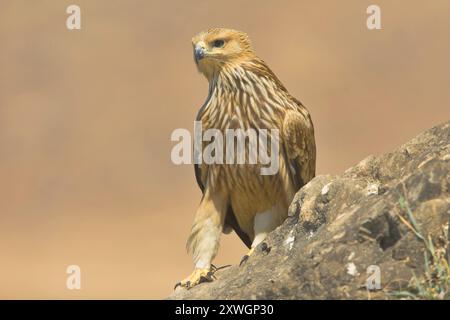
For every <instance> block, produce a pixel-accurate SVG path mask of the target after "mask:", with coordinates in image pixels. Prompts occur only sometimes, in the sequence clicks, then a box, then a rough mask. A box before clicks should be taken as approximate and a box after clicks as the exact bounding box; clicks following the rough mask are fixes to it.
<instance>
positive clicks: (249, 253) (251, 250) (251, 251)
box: [239, 248, 255, 267]
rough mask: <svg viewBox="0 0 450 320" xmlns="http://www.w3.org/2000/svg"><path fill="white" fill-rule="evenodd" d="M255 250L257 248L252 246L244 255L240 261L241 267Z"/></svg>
mask: <svg viewBox="0 0 450 320" xmlns="http://www.w3.org/2000/svg"><path fill="white" fill-rule="evenodd" d="M254 251H255V248H251V249H250V250H249V251H248V252H247V254H246V255H245V256H243V257H242V259H241V262H240V263H239V267H241V266H242V265H243V264H244V263H246V262H247V260H248V258H250V256H251V255H252V253H253V252H254Z"/></svg>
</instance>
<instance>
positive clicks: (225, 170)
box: [177, 28, 316, 288]
mask: <svg viewBox="0 0 450 320" xmlns="http://www.w3.org/2000/svg"><path fill="white" fill-rule="evenodd" d="M192 44H193V47H194V59H195V63H196V65H197V67H198V70H199V71H200V72H201V73H202V74H203V75H204V76H205V77H206V78H207V79H208V82H209V94H208V97H207V99H206V102H205V103H204V105H203V106H202V107H201V109H200V110H199V113H198V116H197V121H200V122H201V124H202V130H208V129H217V130H219V132H222V133H223V136H225V135H226V134H225V131H227V130H229V129H238V128H240V129H243V130H248V129H255V130H260V129H266V130H267V131H269V130H272V129H278V130H279V131H278V132H279V140H278V141H279V148H278V149H277V151H276V152H277V154H276V155H277V157H278V159H279V164H278V165H279V167H278V171H277V172H276V173H275V174H271V175H263V174H261V170H260V169H261V167H262V166H263V164H262V163H261V162H260V161H259V160H258V162H257V163H256V164H248V163H246V164H228V163H226V162H225V161H224V162H223V163H213V164H206V163H205V162H203V163H202V164H197V165H195V176H196V178H197V182H198V185H199V186H200V189H201V190H202V192H203V197H202V200H201V203H200V205H199V208H198V210H197V213H196V215H195V219H194V223H193V226H192V229H191V233H190V236H189V239H188V241H187V249H188V251H189V252H190V253H192V255H193V258H194V263H195V269H194V271H193V273H192V274H191V275H190V276H189V277H187V278H186V279H184V280H182V281H181V282H179V283H178V284H177V285H180V286H182V287H186V288H190V287H193V286H195V285H197V284H198V283H200V282H202V281H207V280H212V273H213V271H214V270H213V269H212V266H211V261H212V259H213V258H214V257H215V256H216V253H217V251H218V247H219V241H220V236H221V234H222V232H225V233H226V232H229V231H231V229H232V230H234V231H235V232H236V233H237V234H238V236H239V237H240V238H241V239H242V241H243V242H244V243H245V244H246V245H247V247H249V248H250V251H249V252H248V254H247V255H245V256H244V258H243V261H244V262H245V260H247V259H248V257H249V256H250V255H251V254H252V252H253V250H254V249H255V247H256V246H257V245H258V244H260V243H261V242H262V241H263V240H264V239H265V238H266V236H267V234H268V233H269V232H270V231H272V230H273V229H275V228H276V227H277V226H279V225H280V224H281V223H282V222H283V221H284V219H285V218H286V217H287V214H288V207H289V204H290V203H291V201H292V199H293V197H294V195H295V193H296V192H297V191H298V190H299V189H300V188H301V187H302V186H303V185H305V184H306V183H307V182H308V181H310V180H311V179H312V178H313V177H314V175H315V163H316V146H315V141H314V128H313V124H312V121H311V117H310V115H309V113H308V111H307V110H306V108H305V107H304V106H303V105H302V104H301V102H300V101H298V100H297V99H295V98H294V97H293V96H291V95H290V94H289V92H288V91H287V90H286V88H285V87H284V86H283V84H282V83H281V82H280V80H278V78H277V77H276V76H275V74H274V73H273V72H272V71H271V70H270V69H269V67H268V66H267V65H266V64H265V62H264V61H263V60H261V59H260V58H258V57H257V56H256V55H255V53H254V52H253V49H252V47H251V43H250V39H249V38H248V36H247V34H245V33H244V32H240V31H236V30H231V29H222V28H216V29H210V30H208V31H205V32H201V33H199V34H198V35H196V36H195V37H194V38H193V39H192ZM246 143H248V142H246ZM246 159H247V160H248V155H246Z"/></svg>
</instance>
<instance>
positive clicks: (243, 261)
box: [239, 254, 249, 267]
mask: <svg viewBox="0 0 450 320" xmlns="http://www.w3.org/2000/svg"><path fill="white" fill-rule="evenodd" d="M248 258H249V255H247V254H246V255H245V256H243V257H242V259H241V262H240V263H239V267H242V265H243V264H244V263H246V262H247V260H248Z"/></svg>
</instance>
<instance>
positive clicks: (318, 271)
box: [169, 122, 450, 299]
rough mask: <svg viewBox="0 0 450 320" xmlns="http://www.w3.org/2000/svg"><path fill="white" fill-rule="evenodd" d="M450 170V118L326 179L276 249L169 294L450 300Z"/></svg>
mask: <svg viewBox="0 0 450 320" xmlns="http://www.w3.org/2000/svg"><path fill="white" fill-rule="evenodd" d="M449 169H450V122H447V123H445V124H442V125H440V126H436V127H434V128H432V129H430V130H428V131H426V132H424V133H422V134H420V135H419V136H417V137H416V138H414V139H413V140H411V141H410V142H408V143H406V144H405V145H403V146H401V147H400V148H398V149H397V150H395V151H393V152H391V153H388V154H385V155H382V156H379V157H375V156H369V157H367V158H366V159H364V160H362V161H361V162H359V163H358V164H357V165H355V166H354V167H352V168H350V169H348V170H347V171H345V172H344V173H343V174H342V175H339V176H333V175H321V176H317V177H316V178H314V179H313V180H312V181H310V182H309V183H308V184H307V185H306V186H304V187H303V188H302V189H301V190H300V191H299V192H298V193H297V195H296V197H295V199H294V201H293V203H292V205H291V207H290V209H289V217H288V218H287V219H286V221H285V222H284V223H283V224H282V225H281V226H280V227H278V228H277V229H276V230H274V231H273V232H272V233H271V234H270V235H269V237H268V238H267V240H266V243H267V245H268V250H267V249H266V248H264V246H261V245H260V246H259V247H258V248H257V250H256V252H255V254H254V255H253V256H251V257H250V259H249V260H248V261H247V262H246V263H245V264H244V265H243V266H241V267H239V266H232V267H229V268H225V269H221V270H219V271H218V272H216V274H215V275H216V277H217V280H215V281H213V282H211V283H203V284H200V285H199V286H197V287H194V288H193V289H191V290H186V289H182V288H178V289H177V290H176V291H175V292H174V293H173V294H172V295H171V296H170V297H169V299H368V298H372V299H393V298H448V295H449V294H448V290H447V289H446V288H447V287H446V286H448V287H449V288H450V283H449V279H448V275H449V274H448V265H446V261H445V250H446V249H447V247H448V245H447V244H448V239H449V238H448V223H449V216H450V196H449V184H450V170H449ZM262 249H266V250H262ZM443 257H444V258H443ZM445 268H447V270H445ZM378 280H379V282H377V281H378ZM378 284H379V286H378Z"/></svg>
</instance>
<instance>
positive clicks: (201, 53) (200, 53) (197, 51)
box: [194, 45, 205, 62]
mask: <svg viewBox="0 0 450 320" xmlns="http://www.w3.org/2000/svg"><path fill="white" fill-rule="evenodd" d="M204 57H205V48H203V47H201V46H199V45H196V46H195V48H194V58H195V61H196V62H199V61H200V60H202V59H203V58H204Z"/></svg>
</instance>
